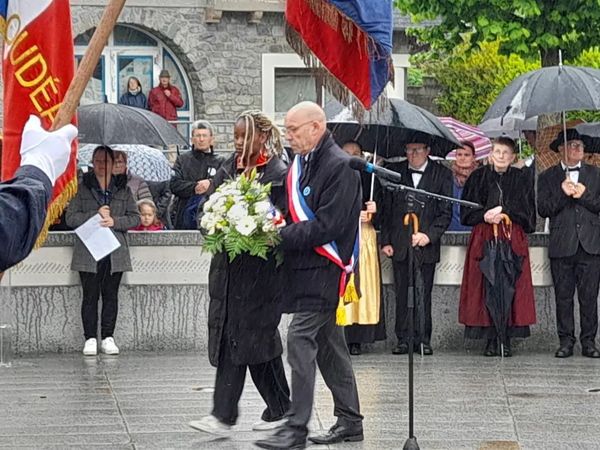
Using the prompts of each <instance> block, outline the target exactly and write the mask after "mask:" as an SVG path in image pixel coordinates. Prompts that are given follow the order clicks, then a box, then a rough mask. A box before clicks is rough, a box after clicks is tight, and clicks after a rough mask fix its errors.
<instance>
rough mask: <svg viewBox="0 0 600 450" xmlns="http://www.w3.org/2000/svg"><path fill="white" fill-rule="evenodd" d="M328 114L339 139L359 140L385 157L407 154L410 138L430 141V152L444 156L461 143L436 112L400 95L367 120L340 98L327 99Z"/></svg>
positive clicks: (326, 110)
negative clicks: (416, 104) (343, 103)
mask: <svg viewBox="0 0 600 450" xmlns="http://www.w3.org/2000/svg"><path fill="white" fill-rule="evenodd" d="M325 114H326V116H327V127H328V128H329V129H330V130H331V132H332V133H333V136H334V138H335V139H336V141H337V142H338V143H340V144H344V143H345V142H347V141H356V142H358V143H359V145H360V146H361V148H362V149H364V150H367V151H376V152H377V155H379V156H381V157H383V158H392V157H396V156H406V154H405V148H404V146H405V145H406V144H408V143H411V142H420V143H423V144H427V145H429V147H430V148H431V155H432V156H439V157H441V158H444V157H445V156H446V155H447V154H448V153H449V152H450V151H451V150H453V149H455V148H456V147H459V146H460V143H459V142H458V140H457V139H456V138H455V137H454V136H453V135H452V133H451V132H450V130H448V128H446V126H445V125H444V124H443V123H442V122H440V120H439V119H438V118H437V117H436V116H435V115H433V114H431V113H430V112H429V111H426V110H425V109H423V108H420V107H418V106H415V105H413V104H412V103H409V102H407V101H405V100H401V99H398V98H390V99H388V100H387V104H386V105H385V107H384V108H383V110H382V111H379V112H373V113H370V114H367V115H366V116H365V120H364V123H360V122H359V121H358V120H356V119H355V118H354V117H353V116H352V113H351V112H350V110H348V109H346V108H343V107H341V105H340V104H339V103H337V102H331V103H328V104H327V105H326V106H325Z"/></svg>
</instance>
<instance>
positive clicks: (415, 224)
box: [404, 213, 419, 234]
mask: <svg viewBox="0 0 600 450" xmlns="http://www.w3.org/2000/svg"><path fill="white" fill-rule="evenodd" d="M409 222H412V224H413V234H417V233H418V232H419V218H418V217H417V215H416V214H415V213H406V214H405V215H404V226H408V223H409Z"/></svg>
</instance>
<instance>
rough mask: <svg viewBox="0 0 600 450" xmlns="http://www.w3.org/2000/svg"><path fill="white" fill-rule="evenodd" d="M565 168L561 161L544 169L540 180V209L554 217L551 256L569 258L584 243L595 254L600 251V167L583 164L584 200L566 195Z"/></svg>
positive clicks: (541, 213) (580, 174)
mask: <svg viewBox="0 0 600 450" xmlns="http://www.w3.org/2000/svg"><path fill="white" fill-rule="evenodd" d="M564 180H565V171H564V170H563V168H562V166H561V165H560V164H558V165H556V166H554V167H550V168H549V169H547V170H545V171H544V172H542V173H541V174H540V176H539V179H538V212H539V214H540V216H542V217H549V218H550V244H549V246H548V256H549V257H550V258H565V257H568V256H573V255H575V253H577V248H578V246H579V245H580V244H581V246H582V247H583V249H584V250H585V251H586V252H588V253H590V254H592V255H599V254H600V217H599V216H598V213H600V170H599V169H598V168H596V167H594V166H591V165H589V164H584V163H582V164H581V170H580V172H579V182H580V183H581V184H583V185H585V187H586V190H585V193H584V194H583V195H582V196H581V198H580V199H574V198H572V197H569V196H567V195H565V193H564V192H563V190H562V188H561V186H560V185H561V183H562V182H563V181H564Z"/></svg>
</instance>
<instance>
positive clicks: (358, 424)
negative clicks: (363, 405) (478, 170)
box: [256, 102, 363, 449]
mask: <svg viewBox="0 0 600 450" xmlns="http://www.w3.org/2000/svg"><path fill="white" fill-rule="evenodd" d="M285 128H286V137H287V139H288V141H289V143H290V145H291V147H292V149H293V151H294V153H295V154H296V162H295V163H294V165H293V166H292V169H291V171H292V173H294V172H293V171H294V170H295V169H296V168H298V164H300V165H301V168H302V175H301V176H300V178H299V187H298V186H296V187H297V189H296V190H295V191H294V192H298V193H299V195H301V196H302V197H303V199H304V201H305V202H306V205H307V207H308V208H310V210H311V211H312V212H313V213H314V218H313V219H312V220H305V221H296V220H295V219H294V218H293V216H292V215H290V216H288V217H287V219H286V220H287V223H288V225H287V226H286V227H285V228H283V229H282V231H281V237H282V247H283V248H284V250H285V255H284V263H283V264H284V266H285V267H286V270H287V272H288V274H289V280H288V283H287V288H286V292H287V298H286V299H285V301H286V305H285V310H286V312H289V313H294V316H293V319H292V322H291V324H290V327H289V330H288V362H289V364H290V366H291V368H292V407H291V410H290V414H289V417H288V421H287V423H286V424H285V425H284V426H283V427H282V428H280V429H279V430H278V431H277V433H276V434H275V435H273V436H271V437H270V438H268V439H264V440H260V441H257V442H256V445H258V446H259V447H261V448H266V449H284V448H286V449H287V448H304V446H305V445H306V436H307V434H308V429H307V424H308V421H309V419H310V416H311V412H312V407H313V401H314V388H315V369H316V366H318V367H319V370H320V371H321V374H322V375H323V378H324V380H325V383H326V384H327V386H328V387H329V389H330V390H331V392H332V394H333V399H334V404H335V408H334V414H335V416H337V422H336V424H335V425H334V426H333V427H332V428H331V429H330V431H329V433H328V434H326V435H325V436H320V437H311V438H310V440H311V441H313V442H315V443H318V444H334V443H337V442H343V441H362V440H363V429H362V420H363V417H362V415H361V414H360V406H359V400H358V391H357V389H356V380H355V378H354V372H353V370H352V364H351V361H350V355H349V353H348V348H347V346H346V341H345V339H344V332H343V329H342V328H341V327H339V326H337V325H336V313H335V309H336V307H337V305H338V300H339V283H340V277H341V275H342V269H340V267H338V265H336V264H334V263H333V262H331V261H330V260H329V259H327V258H325V257H324V256H321V255H319V254H317V253H316V251H315V247H319V246H322V245H325V244H328V243H330V242H335V243H336V244H337V248H338V252H339V256H340V258H341V260H342V261H343V262H344V264H348V261H349V260H350V257H351V255H352V250H353V247H354V244H355V240H356V236H357V232H358V225H359V217H360V210H361V206H362V193H361V183H360V177H359V174H358V173H357V172H355V171H354V170H352V169H351V168H350V166H349V165H348V160H349V156H348V155H346V154H345V153H344V152H343V151H342V150H341V149H340V148H339V146H338V145H337V144H336V143H335V141H334V140H333V138H332V137H331V134H330V133H329V131H327V126H326V119H325V113H324V112H323V110H322V109H321V107H319V106H318V105H317V104H315V103H312V102H302V103H299V104H298V105H296V106H294V107H293V108H292V109H291V110H290V111H289V112H288V113H287V115H286V118H285ZM288 198H289V193H288ZM288 203H290V205H289V206H290V208H292V206H293V205H294V202H293V201H292V202H288Z"/></svg>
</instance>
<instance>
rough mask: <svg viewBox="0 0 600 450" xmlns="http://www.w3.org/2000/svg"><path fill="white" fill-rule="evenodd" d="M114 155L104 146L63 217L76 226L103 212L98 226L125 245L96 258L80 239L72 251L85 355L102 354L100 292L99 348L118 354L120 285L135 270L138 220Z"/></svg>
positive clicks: (135, 209)
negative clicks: (130, 233)
mask: <svg viewBox="0 0 600 450" xmlns="http://www.w3.org/2000/svg"><path fill="white" fill-rule="evenodd" d="M113 163H114V153H113V151H112V149H111V148H110V147H105V146H100V147H97V148H96V149H95V150H94V153H93V155H92V164H93V171H91V172H87V173H85V174H84V175H83V177H82V181H81V183H80V184H79V190H78V191H77V195H75V197H74V198H73V200H71V203H70V204H69V208H68V209H67V213H66V215H65V219H66V222H67V225H68V226H69V227H71V228H77V227H79V226H80V225H82V224H83V223H85V222H86V221H87V220H89V219H90V218H91V217H92V216H95V215H96V214H100V216H101V218H102V219H101V222H100V226H102V227H107V228H110V229H111V231H112V232H113V233H114V235H115V236H116V238H117V240H118V241H119V243H120V244H121V246H120V247H119V248H118V249H116V250H115V251H114V252H112V253H111V254H110V255H108V256H105V257H104V258H102V259H101V260H100V261H98V262H96V261H95V260H94V258H93V256H92V254H91V253H90V252H89V250H88V249H87V247H86V246H85V245H84V244H83V242H82V241H81V240H80V239H79V238H78V237H77V238H76V240H75V246H74V249H73V259H72V262H71V269H72V270H76V271H78V272H79V277H80V279H81V287H82V289H83V302H82V304H81V319H82V321H83V332H84V336H85V345H84V347H83V354H84V355H86V356H94V355H96V354H97V352H98V347H97V341H96V338H97V330H98V300H99V299H100V295H102V320H101V325H100V327H101V338H102V342H101V345H100V349H101V351H102V352H103V353H106V354H108V355H117V354H119V348H118V347H117V345H116V344H115V341H114V338H113V333H114V331H115V324H116V322H117V312H118V307H119V299H118V293H119V284H120V283H121V277H122V276H123V272H128V271H131V260H130V257H129V246H128V244H127V235H126V232H127V230H128V229H129V228H132V227H135V226H136V225H138V224H139V223H140V215H139V213H138V210H137V206H136V204H135V201H134V200H133V196H132V195H131V191H130V190H129V188H128V187H127V178H126V177H125V175H113V173H112V171H113Z"/></svg>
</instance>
